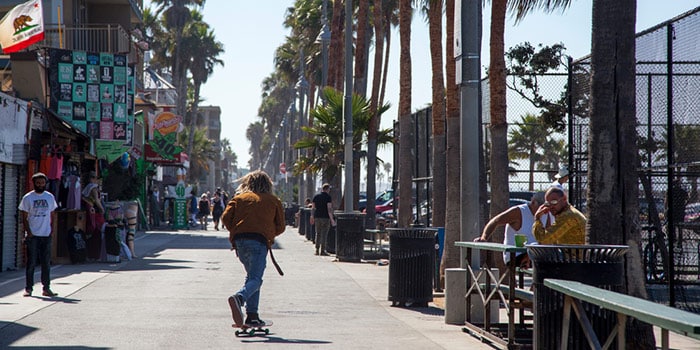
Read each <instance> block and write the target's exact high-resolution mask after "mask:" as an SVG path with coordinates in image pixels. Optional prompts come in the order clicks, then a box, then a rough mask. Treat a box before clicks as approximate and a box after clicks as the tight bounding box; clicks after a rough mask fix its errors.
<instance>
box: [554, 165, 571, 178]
mask: <svg viewBox="0 0 700 350" xmlns="http://www.w3.org/2000/svg"><path fill="white" fill-rule="evenodd" d="M564 176H569V168H568V167H565V166H563V167H561V168H559V172H558V173H557V174H556V175H554V178H555V179H561V178H562V177H564Z"/></svg>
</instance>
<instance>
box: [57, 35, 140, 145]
mask: <svg viewBox="0 0 700 350" xmlns="http://www.w3.org/2000/svg"><path fill="white" fill-rule="evenodd" d="M49 57H50V61H51V62H50V66H49V79H50V80H49V88H50V92H51V104H50V106H51V109H52V110H54V111H55V112H56V114H58V115H59V116H60V117H61V118H62V119H64V120H65V121H67V122H69V123H71V124H72V125H73V126H75V127H76V128H77V129H79V130H81V131H83V132H85V133H86V134H88V135H89V136H90V137H92V138H94V139H100V140H123V141H124V143H131V135H132V130H133V123H134V108H133V101H134V87H133V85H134V75H133V66H130V65H129V64H128V62H127V57H126V55H120V54H110V53H104V52H102V53H95V52H83V51H70V50H60V49H50V53H49Z"/></svg>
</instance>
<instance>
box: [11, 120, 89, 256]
mask: <svg viewBox="0 0 700 350" xmlns="http://www.w3.org/2000/svg"><path fill="white" fill-rule="evenodd" d="M30 133H31V135H30V139H29V140H30V141H29V143H30V146H29V156H28V160H27V173H26V174H25V178H26V179H27V181H26V184H25V186H24V190H23V191H22V193H26V192H27V191H30V190H31V189H32V184H31V175H32V174H34V173H35V172H37V171H40V172H42V173H44V174H46V176H47V177H48V178H49V182H48V184H47V190H48V191H49V192H51V193H53V195H54V196H55V197H56V202H57V204H58V208H59V209H58V210H57V218H58V220H57V222H55V223H54V225H55V229H54V232H56V234H55V235H54V237H53V245H52V250H53V251H52V258H51V260H52V262H53V263H55V264H56V263H71V262H80V261H75V257H74V253H75V252H74V250H75V246H76V244H77V245H78V247H81V248H82V249H84V252H85V254H86V255H89V254H90V248H91V246H92V247H93V250H95V249H96V250H97V253H94V252H93V255H94V254H97V255H99V247H100V241H99V240H100V235H99V234H98V235H92V234H91V233H92V232H89V229H90V227H89V224H90V222H89V219H90V212H89V209H88V210H86V209H87V208H86V203H84V200H83V199H82V198H83V196H82V192H83V190H84V188H85V187H86V186H87V185H89V184H90V183H91V182H95V181H94V180H93V179H91V176H90V175H95V177H99V166H98V161H97V158H96V157H95V155H94V154H93V153H92V152H91V151H90V150H91V139H90V137H89V136H88V135H87V134H85V133H83V132H81V131H80V130H78V129H76V128H74V127H73V126H72V125H70V124H69V123H67V122H65V121H63V120H61V118H59V117H58V116H56V115H55V114H53V112H52V111H50V110H47V109H34V116H33V117H32V129H31V131H30ZM93 216H94V214H93ZM76 240H77V241H78V242H75V241H76ZM81 242H82V243H81ZM69 243H70V244H69ZM86 245H87V246H86ZM95 247H96V248H95ZM79 260H82V261H84V260H85V259H79Z"/></svg>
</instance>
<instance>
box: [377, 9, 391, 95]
mask: <svg viewBox="0 0 700 350" xmlns="http://www.w3.org/2000/svg"><path fill="white" fill-rule="evenodd" d="M383 23H384V28H385V30H384V35H385V37H386V42H385V43H384V48H385V50H386V51H385V53H384V62H389V53H390V52H391V12H389V13H385V14H384V22H383ZM387 64H388V63H387ZM382 74H383V75H382V88H381V89H380V91H381V92H380V93H379V106H383V105H384V96H385V93H386V80H387V76H388V75H389V69H385V70H384V73H382Z"/></svg>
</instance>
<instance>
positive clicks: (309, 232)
mask: <svg viewBox="0 0 700 350" xmlns="http://www.w3.org/2000/svg"><path fill="white" fill-rule="evenodd" d="M304 211H305V212H306V227H305V229H304V234H305V235H306V239H307V240H309V241H313V240H314V238H316V237H314V225H312V224H311V215H313V210H312V209H311V208H306V209H304Z"/></svg>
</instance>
